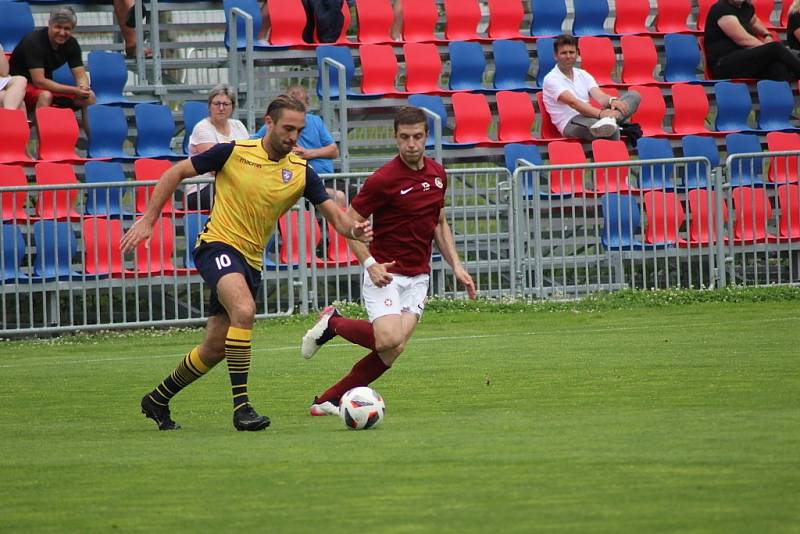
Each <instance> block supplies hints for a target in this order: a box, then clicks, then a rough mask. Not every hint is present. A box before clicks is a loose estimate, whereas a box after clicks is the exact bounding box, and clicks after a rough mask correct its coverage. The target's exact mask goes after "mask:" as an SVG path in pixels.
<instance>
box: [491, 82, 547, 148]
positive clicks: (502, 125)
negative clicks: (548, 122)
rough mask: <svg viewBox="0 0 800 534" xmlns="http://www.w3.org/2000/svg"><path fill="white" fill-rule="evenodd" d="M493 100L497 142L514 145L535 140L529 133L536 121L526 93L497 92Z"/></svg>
mask: <svg viewBox="0 0 800 534" xmlns="http://www.w3.org/2000/svg"><path fill="white" fill-rule="evenodd" d="M495 99H496V102H497V140H498V141H501V142H503V143H515V142H522V141H534V140H537V139H535V138H534V137H533V134H532V133H531V132H532V129H533V125H534V122H535V121H536V111H535V110H534V109H533V101H532V100H531V97H530V95H528V93H525V92H517V91H498V92H497V94H496V95H495ZM538 140H539V141H541V140H540V139H538Z"/></svg>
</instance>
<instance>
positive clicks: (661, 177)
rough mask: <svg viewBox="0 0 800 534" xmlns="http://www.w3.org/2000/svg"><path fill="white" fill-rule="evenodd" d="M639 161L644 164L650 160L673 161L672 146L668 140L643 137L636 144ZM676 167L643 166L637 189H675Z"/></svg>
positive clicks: (666, 164) (669, 164)
mask: <svg viewBox="0 0 800 534" xmlns="http://www.w3.org/2000/svg"><path fill="white" fill-rule="evenodd" d="M636 150H637V152H638V153H639V159H640V160H642V162H644V161H645V160H648V159H673V158H674V157H675V154H674V153H673V152H672V145H671V144H670V142H669V140H668V139H655V138H652V137H642V138H641V139H639V141H638V142H637V143H636ZM674 175H675V165H674V164H673V163H653V164H649V165H645V164H644V163H643V164H642V167H641V169H640V170H639V184H638V187H637V189H640V190H646V189H665V190H669V189H673V187H674V185H673V180H674Z"/></svg>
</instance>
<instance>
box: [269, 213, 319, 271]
mask: <svg viewBox="0 0 800 534" xmlns="http://www.w3.org/2000/svg"><path fill="white" fill-rule="evenodd" d="M302 219H303V221H302V222H303V228H302V231H304V232H305V243H306V247H305V259H306V265H311V262H314V263H315V264H316V265H317V266H322V265H324V264H325V262H324V261H323V260H321V259H319V258H318V257H317V253H316V250H317V246H318V245H319V242H320V240H321V239H322V235H321V230H320V227H319V223H318V222H317V219H316V218H314V217H313V216H312V215H311V212H308V211H304V212H302ZM299 224H300V215H299V214H298V212H297V211H295V210H292V211H290V212H289V213H288V214H286V215H284V216H282V217H281V218H280V219H278V227H279V228H280V232H281V242H280V248H279V251H278V256H279V258H280V263H282V264H286V265H289V264H291V265H300V231H301V228H300V226H299ZM290 249H291V251H290Z"/></svg>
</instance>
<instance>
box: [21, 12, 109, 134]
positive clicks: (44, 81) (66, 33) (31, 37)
mask: <svg viewBox="0 0 800 534" xmlns="http://www.w3.org/2000/svg"><path fill="white" fill-rule="evenodd" d="M77 23H78V18H77V17H76V16H75V11H73V10H72V8H71V7H69V6H61V7H58V8H56V9H55V10H53V11H52V12H51V13H50V20H49V22H48V24H47V27H46V28H39V29H37V30H33V31H31V32H30V33H28V34H27V35H26V36H25V37H23V38H22V41H20V43H19V44H18V45H17V46H16V48H14V52H13V53H12V54H11V60H10V61H9V65H10V68H11V75H12V76H24V77H25V78H27V80H28V87H27V89H26V91H25V104H26V105H27V106H28V108H29V109H30V108H34V107H35V108H41V107H45V106H55V107H63V108H71V109H81V110H82V114H81V118H82V120H83V128H84V130H85V131H86V132H87V134H88V131H89V130H88V127H87V126H88V124H87V120H86V108H87V107H89V106H90V105H91V104H94V103H95V100H96V99H95V94H94V92H93V91H92V89H91V87H90V86H89V76H88V75H87V73H86V68H85V67H84V65H83V60H82V59H81V47H80V45H79V44H78V41H77V39H75V37H73V36H72V32H73V31H74V30H75V26H76V25H77ZM65 63H66V64H67V65H69V68H70V70H72V75H73V76H74V77H75V85H65V84H63V83H58V82H56V81H54V80H53V71H55V70H56V69H58V68H59V67H60V66H62V65H64V64H65Z"/></svg>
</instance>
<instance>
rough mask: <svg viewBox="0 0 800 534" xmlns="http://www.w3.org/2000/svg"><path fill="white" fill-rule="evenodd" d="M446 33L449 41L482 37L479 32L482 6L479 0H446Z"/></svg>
mask: <svg viewBox="0 0 800 534" xmlns="http://www.w3.org/2000/svg"><path fill="white" fill-rule="evenodd" d="M444 11H445V27H444V35H445V38H446V39H447V40H448V41H472V40H476V39H482V37H481V36H480V34H478V24H480V22H481V8H480V5H478V2H477V0H444Z"/></svg>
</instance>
